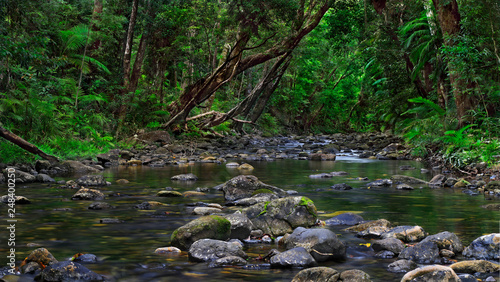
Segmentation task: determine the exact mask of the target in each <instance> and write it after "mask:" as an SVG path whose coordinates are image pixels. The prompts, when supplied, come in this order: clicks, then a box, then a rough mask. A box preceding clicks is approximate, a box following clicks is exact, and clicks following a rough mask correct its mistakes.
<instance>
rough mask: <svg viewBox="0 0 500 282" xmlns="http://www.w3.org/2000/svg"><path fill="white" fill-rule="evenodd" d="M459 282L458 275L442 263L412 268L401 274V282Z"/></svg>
mask: <svg viewBox="0 0 500 282" xmlns="http://www.w3.org/2000/svg"><path fill="white" fill-rule="evenodd" d="M410 281H412V282H413V281H414V282H417V281H429V282H460V281H461V280H460V278H459V277H458V275H457V274H456V273H455V271H453V269H451V268H450V267H447V266H443V265H428V266H424V267H420V268H417V269H415V270H412V271H410V272H408V273H406V274H405V276H403V279H401V282H410Z"/></svg>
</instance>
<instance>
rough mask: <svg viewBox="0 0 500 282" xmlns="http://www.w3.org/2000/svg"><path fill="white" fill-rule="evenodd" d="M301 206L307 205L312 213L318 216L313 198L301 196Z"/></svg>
mask: <svg viewBox="0 0 500 282" xmlns="http://www.w3.org/2000/svg"><path fill="white" fill-rule="evenodd" d="M299 206H305V207H306V209H307V211H308V212H309V213H310V214H312V215H313V216H314V217H317V216H318V215H317V214H316V206H314V202H313V201H312V200H311V199H309V198H307V197H302V198H300V202H299Z"/></svg>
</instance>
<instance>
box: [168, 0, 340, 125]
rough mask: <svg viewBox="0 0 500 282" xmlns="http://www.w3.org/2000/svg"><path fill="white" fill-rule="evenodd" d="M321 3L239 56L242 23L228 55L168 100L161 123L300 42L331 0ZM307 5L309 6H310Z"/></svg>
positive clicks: (246, 35) (174, 120) (243, 44)
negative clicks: (280, 35) (280, 34)
mask: <svg viewBox="0 0 500 282" xmlns="http://www.w3.org/2000/svg"><path fill="white" fill-rule="evenodd" d="M322 4H323V5H322V6H321V7H320V8H319V9H318V10H317V11H316V13H315V14H313V15H310V14H309V13H311V12H310V11H311V10H309V12H308V13H307V15H306V18H304V19H302V18H301V25H300V26H298V27H297V28H296V29H295V30H294V32H293V34H292V35H291V36H289V37H286V38H285V39H283V40H282V41H281V42H280V43H279V44H277V45H275V46H274V47H272V48H270V49H268V50H266V51H264V52H261V53H257V54H254V55H250V56H248V57H245V58H242V53H243V51H244V50H245V47H246V45H247V43H248V41H249V40H250V34H249V32H248V31H247V30H248V29H247V28H246V27H245V26H242V27H241V29H240V32H239V34H238V36H237V41H236V44H235V46H234V47H233V50H231V52H230V53H229V54H230V55H229V56H228V57H227V59H226V61H225V62H224V64H222V65H221V66H219V67H218V68H217V69H216V70H215V71H213V72H212V73H211V74H209V75H208V76H206V77H204V78H202V79H200V80H198V81H196V82H195V83H193V84H192V85H190V86H189V87H187V88H186V90H185V91H184V92H183V93H182V95H181V97H179V99H178V100H177V101H174V102H173V103H172V104H170V106H169V111H170V113H171V117H170V120H169V121H168V122H167V123H165V124H163V125H162V127H171V126H173V125H174V124H175V123H178V122H180V121H183V120H185V119H186V117H187V116H188V114H189V113H190V112H191V110H192V109H193V108H194V107H196V106H197V105H200V104H201V103H203V102H204V101H205V100H207V99H208V98H209V97H210V96H211V95H213V94H214V93H215V91H217V90H218V89H219V88H220V87H222V86H223V85H224V84H226V83H227V82H228V81H230V80H231V79H232V78H233V77H234V76H236V75H238V74H240V73H242V72H243V71H245V70H247V69H249V68H251V67H254V66H256V65H259V64H261V63H264V62H266V61H268V60H270V59H273V58H276V57H278V56H281V55H283V54H285V53H287V52H290V51H291V50H293V49H294V48H295V47H296V46H297V45H298V44H299V43H300V41H301V40H302V38H303V37H304V36H305V35H307V34H308V33H309V32H311V31H312V30H313V29H314V28H315V27H316V26H317V25H318V24H319V22H320V20H321V19H322V18H323V15H324V14H325V13H326V11H327V10H328V8H329V7H330V4H331V0H323V3H322ZM310 8H311V9H312V7H310ZM299 14H300V13H299Z"/></svg>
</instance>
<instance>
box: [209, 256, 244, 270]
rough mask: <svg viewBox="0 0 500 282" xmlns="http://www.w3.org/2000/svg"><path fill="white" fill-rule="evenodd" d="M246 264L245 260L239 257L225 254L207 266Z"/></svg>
mask: <svg viewBox="0 0 500 282" xmlns="http://www.w3.org/2000/svg"><path fill="white" fill-rule="evenodd" d="M246 264H247V261H246V260H245V259H243V258H241V257H238V256H227V257H223V258H220V259H217V260H215V261H213V262H212V263H210V265H209V266H208V267H223V266H242V265H246Z"/></svg>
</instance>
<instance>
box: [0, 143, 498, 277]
mask: <svg viewBox="0 0 500 282" xmlns="http://www.w3.org/2000/svg"><path fill="white" fill-rule="evenodd" d="M145 137H148V138H149V139H148V138H145ZM135 142H137V143H138V144H140V146H138V148H139V149H128V150H113V151H111V152H109V153H106V154H101V155H99V156H97V157H96V160H85V161H82V162H76V161H66V162H63V163H60V164H50V163H47V162H45V161H39V162H37V163H36V164H35V165H34V166H29V165H19V166H17V167H16V181H18V183H22V184H24V183H31V182H35V183H36V182H38V183H49V184H43V185H49V186H48V187H51V189H61V190H60V191H73V192H71V194H72V195H71V196H70V197H68V200H70V201H78V202H81V203H87V204H86V205H88V209H89V210H94V211H99V210H113V209H119V208H120V207H119V206H118V207H117V204H120V203H119V201H114V202H113V201H110V199H112V198H116V197H123V196H125V197H126V195H120V192H116V191H109V190H108V189H107V187H114V186H113V185H115V186H116V185H122V186H123V185H128V184H129V180H127V179H117V180H114V181H110V180H111V179H109V178H107V177H105V175H106V174H105V173H104V174H103V173H101V171H103V170H105V168H106V167H111V168H113V167H118V166H119V167H129V168H133V167H140V166H148V167H152V168H158V169H160V168H161V167H169V166H176V167H186V166H187V167H189V166H192V165H193V164H206V165H208V164H213V165H215V166H219V167H225V168H226V169H227V170H228V171H231V174H232V175H233V176H234V177H231V178H230V179H228V180H226V181H224V182H222V183H220V184H218V185H213V186H212V187H197V188H196V189H192V190H191V189H188V190H187V191H184V192H180V191H179V189H177V188H175V186H174V188H172V187H163V188H162V189H160V190H158V191H155V192H154V193H151V192H145V193H147V194H151V195H149V196H148V197H147V199H146V200H145V201H142V202H139V203H137V204H135V205H134V206H133V207H131V208H133V209H135V210H138V211H141V210H142V211H151V212H153V213H152V216H156V217H159V218H166V217H169V213H170V212H171V208H170V207H169V206H171V204H169V202H170V201H172V200H171V199H183V200H180V201H179V204H177V206H182V207H183V208H182V212H181V214H180V216H182V214H184V215H185V216H186V217H189V218H192V220H188V222H185V224H182V225H179V224H177V227H176V228H173V229H171V230H168V234H169V240H168V244H166V245H164V246H145V247H146V248H154V249H155V251H152V252H151V253H152V254H154V255H156V256H159V257H160V258H161V257H165V258H166V259H167V260H175V261H185V262H191V263H196V264H200V265H204V266H206V267H208V268H211V269H218V268H222V269H225V268H228V267H229V268H230V269H235V271H236V270H237V269H241V270H245V271H252V270H254V271H276V270H277V269H292V271H294V273H295V274H294V277H293V281H372V280H373V281H377V279H374V278H371V276H370V273H368V272H366V271H364V270H362V268H359V269H357V268H353V269H345V267H342V265H345V264H348V262H349V261H350V260H352V259H353V258H354V259H355V257H356V256H360V255H361V256H363V257H370V258H372V259H373V260H374V261H377V260H380V261H384V262H386V261H388V260H389V261H391V263H387V266H386V269H385V270H384V271H387V272H393V273H401V277H402V278H401V279H402V280H401V281H429V280H430V279H434V280H435V281H480V280H483V281H484V280H486V281H497V280H494V279H498V278H495V277H498V272H499V265H498V259H499V257H498V254H499V247H500V234H498V233H493V232H495V231H497V230H491V231H490V232H489V233H487V234H483V233H484V231H483V232H478V234H477V237H475V239H474V240H472V241H471V242H470V244H467V245H464V244H463V243H462V240H461V239H460V237H459V236H457V235H456V234H454V233H452V232H448V231H446V230H439V231H440V232H437V233H435V234H429V233H428V232H427V231H426V230H425V228H426V227H425V226H419V225H398V224H395V223H394V222H391V221H388V220H386V219H384V218H379V219H372V220H365V219H364V217H363V216H360V215H359V214H358V213H349V212H343V211H338V215H336V216H331V217H328V218H327V217H325V216H324V212H323V211H321V210H318V209H317V206H316V204H315V201H313V200H311V198H310V197H308V196H307V195H303V193H300V192H298V191H296V190H295V189H288V188H290V187H287V188H285V187H280V186H279V185H271V184H268V183H266V182H264V181H261V180H260V179H259V178H257V177H256V176H254V174H255V170H256V168H255V167H254V166H252V165H251V164H250V163H252V164H254V165H255V164H257V163H259V162H273V161H280V160H297V161H303V162H312V163H334V162H335V159H339V158H342V157H343V156H349V157H350V158H360V159H373V160H380V161H386V160H387V161H391V160H405V159H409V158H410V157H409V152H408V150H407V149H406V148H405V147H404V146H403V145H401V140H399V139H398V138H395V137H391V136H387V135H384V134H356V135H343V134H336V135H330V136H314V137H312V136H311V137H288V138H258V137H255V136H244V137H227V138H223V139H214V140H203V141H200V140H198V141H196V142H195V141H192V142H183V143H182V144H181V143H176V142H173V141H172V140H170V139H169V138H168V136H167V137H166V136H164V135H161V134H157V135H151V134H150V136H143V137H141V136H138V137H137V138H136V141H135ZM478 167H480V166H478ZM3 168H6V166H5V165H3ZM257 169H258V168H257ZM399 169H400V171H401V174H392V175H387V177H386V178H381V179H365V178H364V177H358V176H357V175H350V173H351V172H350V171H328V172H322V171H317V173H316V172H313V171H311V173H310V174H309V179H310V181H329V180H331V179H335V178H339V177H351V178H350V181H351V182H352V183H351V182H348V183H337V184H335V185H332V186H326V187H323V188H317V189H315V191H316V192H317V193H326V192H328V193H337V192H340V193H342V191H344V192H345V193H348V192H346V191H349V190H352V189H353V187H352V186H355V185H353V183H363V184H361V185H358V186H359V187H354V190H357V189H366V191H369V190H376V189H394V190H396V191H398V190H400V191H410V192H409V193H411V191H412V190H415V189H417V190H418V189H422V187H429V189H455V190H459V191H463V193H465V194H467V195H469V196H470V197H473V196H474V195H481V196H483V197H487V198H490V199H492V200H493V201H491V204H488V205H485V208H486V209H491V210H492V212H498V209H499V205H498V195H499V194H500V185H499V183H498V182H497V181H496V179H498V176H499V172H498V171H491V170H484V171H481V170H479V171H478V173H477V174H476V175H474V176H468V177H461V176H458V175H457V176H454V175H452V174H450V173H449V172H448V171H447V170H446V169H445V168H442V167H441V168H437V167H435V168H434V173H433V175H434V177H432V178H431V177H425V178H424V177H422V178H420V177H411V176H407V175H403V174H404V171H411V170H415V169H416V168H415V167H413V166H411V165H406V166H400V167H399ZM432 169H433V168H430V170H431V171H430V172H432ZM437 169H439V171H437ZM426 170H427V169H421V173H423V175H426V173H428V171H426ZM64 174H66V175H68V174H70V175H76V176H75V177H74V178H73V179H71V180H59V181H56V179H59V178H61V177H60V176H61V175H64ZM200 176H201V175H196V174H195V173H182V174H176V175H173V176H172V177H171V179H169V181H170V182H171V183H176V184H177V185H178V186H182V185H189V184H186V183H196V181H197V180H198V178H199V177H200ZM66 178H67V177H66ZM358 178H359V179H358ZM429 178H430V179H429ZM426 179H427V180H426ZM1 180H3V179H2V178H1V177H0V181H1ZM355 181H357V182H355ZM50 183H52V184H50ZM110 185H111V186H110ZM73 189H74V190H73ZM114 190H116V188H114ZM297 190H300V189H297ZM181 191H182V190H181ZM21 192H22V191H19V193H18V197H19V198H17V199H16V201H17V204H19V205H22V204H29V203H30V202H32V201H36V198H35V199H33V198H32V197H30V195H22V193H21ZM66 194H67V193H66ZM325 195H328V194H325ZM151 198H154V199H156V201H153V200H149V199H151ZM200 199H201V200H200ZM2 200H3V201H4V202H5V200H4V199H3V198H2ZM173 201H175V200H173ZM334 211H335V210H334ZM99 220H100V224H120V223H122V222H123V220H121V219H118V218H101V219H99ZM478 229H479V228H478ZM40 232H43V230H42V231H40ZM338 234H341V236H339V235H338ZM349 234H350V235H349ZM353 238H356V239H353ZM359 240H362V242H364V243H359V242H360V241H359ZM262 244H267V245H268V246H269V247H266V248H264V249H263V250H266V251H265V253H262V254H259V255H258V256H257V255H256V254H255V253H253V252H250V253H249V250H250V249H251V248H252V246H255V245H259V246H260V245H262ZM33 246H34V247H33V248H32V251H31V253H29V255H28V256H27V257H26V259H24V260H19V261H17V264H16V267H17V269H16V271H18V273H17V274H16V275H19V274H21V275H22V276H23V277H25V278H27V279H29V278H34V277H37V279H39V280H42V281H63V280H75V279H87V280H96V281H98V280H115V279H116V278H117V277H116V275H113V274H110V272H107V271H103V269H105V266H106V260H102V261H101V260H99V259H98V256H99V255H101V256H102V255H104V254H96V255H92V254H76V255H75V256H73V257H72V259H71V260H69V261H68V260H66V259H62V260H61V262H59V261H58V260H57V259H56V258H55V257H54V256H52V254H50V248H48V249H47V248H35V246H36V244H34V245H33ZM95 264H98V265H99V266H100V267H99V271H98V272H97V273H96V272H95V271H92V270H90V269H93V268H92V266H93V265H95ZM325 265H330V266H325ZM87 266H88V268H87ZM336 266H338V267H337V269H342V270H340V271H337V270H336ZM150 267H151V266H145V269H146V271H147V269H150ZM300 269H302V270H301V271H299V270H300ZM0 271H1V272H0V273H3V274H0V275H6V274H8V268H3V269H1V270H0ZM157 271H158V270H157V269H156V270H155V271H154V272H155V273H157ZM164 271H165V272H171V271H175V267H173V268H171V269H170V268H169V267H168V265H166V266H164ZM160 272H161V270H160ZM98 273H99V274H98ZM372 276H374V275H373V274H372ZM228 277H231V275H229V276H228ZM3 279H4V280H7V281H10V280H9V279H15V278H14V277H12V276H9V275H7V276H5V277H4V278H3ZM204 279H206V280H209V279H208V277H204V276H200V277H199V280H198V281H203V280H204ZM398 279H399V278H398ZM492 279H493V280H492ZM250 280H251V279H250ZM288 280H291V279H288ZM172 281H174V280H172Z"/></svg>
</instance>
